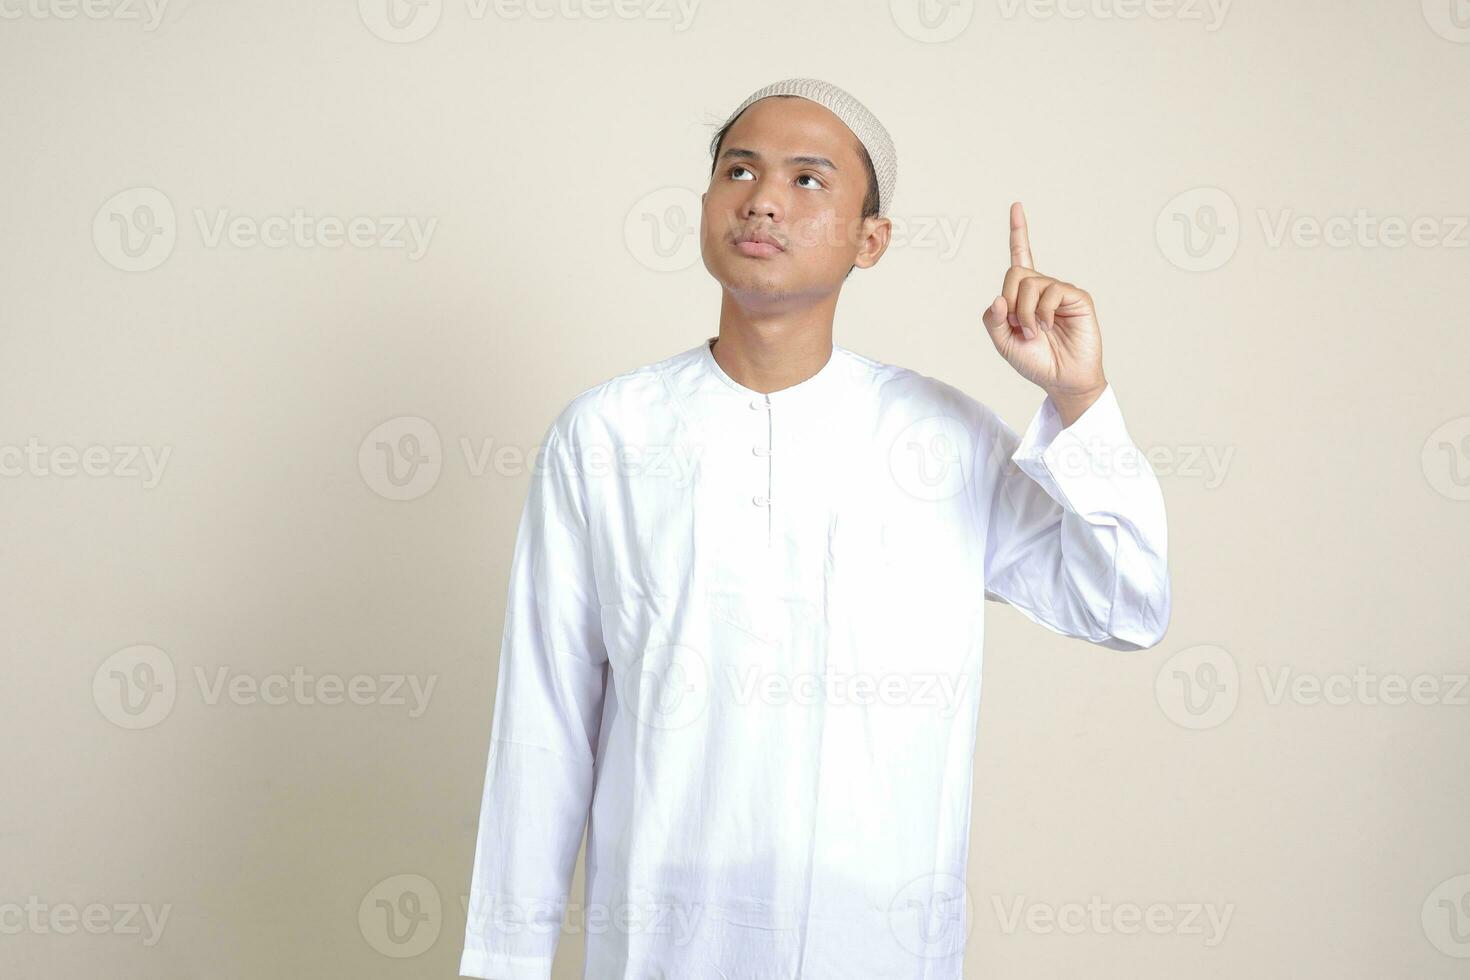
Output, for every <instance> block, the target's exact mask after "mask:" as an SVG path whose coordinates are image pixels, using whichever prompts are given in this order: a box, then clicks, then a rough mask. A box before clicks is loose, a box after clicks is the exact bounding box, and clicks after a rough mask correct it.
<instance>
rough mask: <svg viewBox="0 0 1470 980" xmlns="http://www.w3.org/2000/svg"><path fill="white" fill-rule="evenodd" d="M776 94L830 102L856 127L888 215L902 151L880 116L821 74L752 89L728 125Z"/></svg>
mask: <svg viewBox="0 0 1470 980" xmlns="http://www.w3.org/2000/svg"><path fill="white" fill-rule="evenodd" d="M772 95H799V96H801V97H802V98H803V99H809V100H810V101H812V102H815V103H817V104H818V105H823V106H826V107H827V108H828V109H830V110H831V111H832V114H833V115H835V116H836V117H837V118H838V119H841V120H842V121H843V122H844V123H846V124H847V128H848V129H850V130H852V134H853V135H854V136H856V137H857V138H858V142H859V143H862V144H863V148H864V149H866V150H867V151H868V158H869V159H871V160H872V161H873V172H874V174H876V175H877V177H878V213H879V214H880V215H882V216H884V217H887V216H888V205H889V203H890V202H891V201H892V200H893V191H894V188H895V187H896V186H897V184H898V152H897V151H896V150H895V149H894V148H893V138H892V137H891V136H889V135H888V130H886V129H884V128H883V124H882V123H880V122H879V121H878V117H877V116H875V115H873V114H872V113H871V112H869V111H868V107H867V106H865V105H863V104H862V103H861V102H859V101H858V100H857V99H855V98H853V97H852V96H851V95H850V94H848V93H847V92H845V91H843V90H842V89H840V88H838V87H837V86H836V85H833V84H831V83H830V82H824V81H822V80H821V79H819V78H788V79H786V80H784V81H780V82H772V83H771V84H770V85H767V86H766V87H765V88H762V89H758V90H756V91H755V92H752V93H751V94H750V97H749V98H747V99H746V100H745V101H744V102H742V103H740V107H739V108H737V109H736V110H735V111H734V112H732V113H730V117H729V118H728V119H726V120H725V125H726V126H728V125H729V124H730V123H731V122H732V121H733V120H734V119H735V118H736V117H737V116H739V115H740V114H741V113H742V112H744V111H745V110H746V109H747V108H749V107H750V105H751V103H753V102H756V101H758V100H760V99H764V98H767V97H769V96H772Z"/></svg>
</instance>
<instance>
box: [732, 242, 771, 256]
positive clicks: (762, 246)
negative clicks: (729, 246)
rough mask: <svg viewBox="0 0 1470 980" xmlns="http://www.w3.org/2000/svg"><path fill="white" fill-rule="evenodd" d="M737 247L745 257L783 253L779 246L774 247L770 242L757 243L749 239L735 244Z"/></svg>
mask: <svg viewBox="0 0 1470 980" xmlns="http://www.w3.org/2000/svg"><path fill="white" fill-rule="evenodd" d="M735 247H736V248H738V249H740V251H741V254H743V255H779V254H781V251H782V248H781V246H779V245H772V244H771V243H770V242H757V241H753V240H751V239H749V238H742V239H740V240H739V241H737V242H736V243H735Z"/></svg>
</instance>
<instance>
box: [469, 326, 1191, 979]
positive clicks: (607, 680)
mask: <svg viewBox="0 0 1470 980" xmlns="http://www.w3.org/2000/svg"><path fill="white" fill-rule="evenodd" d="M713 339H714V338H708V339H706V340H705V341H704V342H703V343H701V344H699V345H698V346H696V347H694V348H691V349H689V350H687V351H684V352H682V353H680V354H676V355H674V356H673V357H670V358H667V359H665V360H663V361H660V362H658V363H655V364H650V365H647V366H644V367H641V368H638V369H636V370H633V371H629V372H627V373H625V374H622V375H619V376H617V377H614V378H611V379H609V380H607V381H604V382H602V383H601V384H598V385H596V386H594V387H592V388H589V389H587V390H586V391H584V392H582V393H581V394H579V395H577V396H576V397H575V398H573V399H572V400H571V401H570V402H569V403H568V404H567V405H566V407H565V408H564V409H563V410H562V411H561V412H560V414H559V415H558V416H557V418H556V419H555V420H554V421H553V422H552V424H551V426H550V427H549V429H548V430H547V432H546V437H545V440H544V442H543V445H542V450H543V454H542V456H541V458H540V459H539V461H538V465H537V466H535V467H534V468H533V476H532V482H531V486H530V490H529V494H528V496H527V499H526V503H525V508H524V511H523V512H522V516H521V520H520V525H519V530H518V537H517V540H516V545H515V553H514V557H513V559H512V566H511V578H510V586H509V603H508V607H507V610H506V617H505V628H504V633H503V636H502V639H501V655H500V666H499V678H498V684H497V688H496V698H495V710H494V715H493V720H492V725H491V737H490V750H489V761H488V765H487V771H486V776H485V784H484V795H483V800H482V804H481V811H480V824H479V832H478V837H477V841H476V848H475V859H474V867H473V873H472V881H471V886H470V902H469V908H468V913H469V915H468V926H467V929H466V933H465V940H464V950H463V955H462V959H461V964H460V971H461V973H463V974H464V975H466V976H471V977H481V978H488V980H547V978H548V977H549V976H550V973H551V964H552V957H553V954H554V952H555V949H556V945H557V940H558V937H559V934H560V929H561V923H562V917H563V914H564V912H565V911H566V910H567V907H568V899H569V892H570V885H571V879H572V873H573V868H574V865H575V862H576V856H577V851H578V848H579V846H580V843H581V839H582V834H583V830H584V828H585V829H586V831H587V860H586V888H585V891H584V894H583V896H582V898H583V901H582V908H580V909H576V908H573V910H572V911H573V918H574V922H575V928H577V929H579V930H581V931H583V932H584V933H585V938H586V967H585V972H584V973H583V977H584V978H585V980H855V978H864V980H958V978H959V977H960V976H961V962H962V960H963V956H964V946H965V939H966V937H967V934H968V928H969V924H970V923H971V921H972V915H973V911H972V909H971V908H970V906H969V902H968V898H967V894H966V891H965V867H966V859H967V852H968V841H969V830H970V802H971V778H972V767H973V756H974V750H975V732H976V722H977V716H978V715H977V713H978V709H979V704H980V677H981V669H980V668H981V652H982V640H983V633H984V624H985V613H986V600H996V601H1003V602H1006V603H1009V604H1010V605H1012V606H1014V607H1015V608H1017V609H1019V610H1020V611H1021V612H1022V613H1023V614H1024V615H1025V616H1027V617H1028V618H1030V619H1032V620H1034V621H1035V622H1037V623H1040V624H1041V625H1042V626H1045V627H1047V628H1048V629H1051V630H1053V631H1055V632H1057V633H1061V634H1065V635H1067V636H1073V637H1078V638H1080V639H1084V640H1087V641H1090V642H1092V643H1096V644H1101V645H1104V646H1107V647H1111V648H1114V649H1117V650H1138V649H1142V648H1145V647H1149V646H1152V645H1153V644H1156V643H1158V642H1159V640H1160V639H1161V637H1162V636H1163V634H1164V630H1165V628H1166V626H1167V623H1168V619H1169V605H1170V599H1169V594H1170V593H1169V579H1168V573H1167V569H1166V564H1165V549H1166V532H1165V515H1164V505H1163V499H1162V495H1161V493H1160V490H1159V486H1158V482H1157V480H1156V478H1155V476H1154V474H1153V472H1152V470H1151V469H1150V468H1149V467H1148V465H1147V463H1146V462H1145V461H1144V460H1143V457H1142V455H1141V453H1139V452H1138V450H1137V448H1136V447H1135V446H1134V445H1133V443H1132V442H1131V440H1130V438H1129V436H1128V433H1127V430H1126V429H1125V428H1124V425H1123V418H1122V415H1121V414H1120V411H1119V408H1118V403H1117V400H1116V398H1115V395H1114V392H1113V390H1112V388H1111V387H1109V388H1108V389H1106V390H1105V391H1104V393H1103V394H1102V395H1101V396H1100V397H1099V398H1098V400H1097V401H1096V402H1094V403H1093V404H1092V405H1091V406H1090V407H1089V408H1088V409H1087V411H1086V412H1085V413H1083V415H1082V416H1081V417H1080V418H1078V419H1077V420H1075V421H1074V422H1073V423H1072V424H1071V425H1069V426H1066V427H1063V426H1062V425H1061V421H1060V418H1059V417H1058V415H1057V412H1056V410H1055V407H1054V406H1053V404H1052V402H1051V400H1050V399H1049V398H1048V399H1047V400H1046V401H1045V402H1044V403H1043V404H1042V406H1041V408H1040V410H1039V411H1038V413H1037V414H1036V416H1035V418H1034V419H1033V420H1032V421H1031V424H1030V425H1029V427H1028V428H1027V429H1026V430H1025V432H1024V434H1023V435H1021V436H1017V434H1016V433H1015V432H1014V431H1013V430H1012V429H1010V428H1009V427H1008V426H1007V425H1006V424H1005V423H1004V422H1003V421H1002V420H1001V419H1000V418H998V417H997V416H996V415H995V414H994V413H993V412H991V411H990V410H989V409H987V408H986V407H985V406H984V405H982V404H981V403H979V402H978V401H976V400H975V399H973V398H971V397H970V396H968V395H966V394H964V393H963V392H961V391H959V390H958V389H956V388H954V387H952V386H950V385H948V384H945V383H943V382H940V381H937V380H935V379H933V378H929V377H927V376H924V375H922V374H919V373H917V372H914V371H912V370H909V369H906V368H901V367H896V366H893V365H888V364H884V363H881V362H879V361H876V360H873V359H871V358H868V357H865V356H863V355H861V354H858V353H855V352H853V351H851V350H848V349H846V348H843V347H841V346H839V345H833V350H832V354H831V357H830V358H829V360H828V361H827V362H826V363H825V365H824V366H823V367H822V368H821V369H820V370H819V371H817V373H816V374H815V375H813V376H812V377H810V378H808V379H806V380H805V381H802V382H800V383H798V384H796V385H793V386H791V387H788V388H783V389H781V390H779V391H774V392H770V393H761V392H757V391H755V390H753V389H750V388H747V387H745V386H743V385H741V384H740V383H739V382H737V381H735V380H734V379H733V378H732V377H730V376H729V375H728V374H727V373H726V372H725V371H724V370H723V369H722V368H721V367H720V365H719V363H718V362H717V361H716V360H715V358H714V355H713V352H712V351H711V349H710V343H711V341H712V340H713Z"/></svg>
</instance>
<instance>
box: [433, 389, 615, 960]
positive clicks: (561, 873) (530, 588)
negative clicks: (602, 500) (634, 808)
mask: <svg viewBox="0 0 1470 980" xmlns="http://www.w3.org/2000/svg"><path fill="white" fill-rule="evenodd" d="M563 421H564V418H562V419H558V420H557V422H554V423H553V424H552V426H551V427H550V429H549V430H548V431H547V434H546V439H545V441H544V443H543V451H544V456H543V458H542V459H541V460H540V463H539V465H537V466H536V467H535V468H534V471H533V473H532V477H531V486H530V491H529V493H528V494H527V498H526V504H525V507H524V509H523V511H522V514H521V520H520V526H519V529H518V531H517V536H516V545H515V553H514V557H513V558H512V560H511V576H510V588H509V600H508V603H507V606H506V615H505V629H504V632H503V634H502V638H501V651H500V671H499V680H498V682H497V685H496V691H495V714H494V719H493V722H492V725H491V733H490V754H489V762H488V764H487V768H486V774H485V788H484V796H483V799H482V802H481V806H480V825H479V833H478V836H477V839H476V843H475V863H474V870H473V876H472V879H471V882H470V904H469V910H468V924H467V926H466V929H465V939H464V952H463V955H462V957H461V960H460V967H459V969H460V973H461V974H462V975H464V976H469V977H481V978H486V980H548V978H549V977H550V976H551V963H552V958H553V956H554V954H555V952H556V944H557V940H558V938H559V936H560V930H561V920H562V915H563V913H564V911H565V908H566V902H567V898H568V893H569V892H570V889H571V879H572V871H573V868H574V867H575V865H576V860H577V850H578V848H579V846H580V845H581V842H582V832H583V830H584V828H585V825H586V822H587V814H588V807H589V805H590V802H591V798H592V788H593V772H594V763H595V760H596V755H597V747H598V746H597V739H598V731H599V728H600V725H601V719H602V707H603V695H604V691H605V684H606V681H607V672H608V669H609V668H608V662H607V651H606V649H605V647H604V646H603V642H602V629H601V619H600V607H599V603H598V597H597V588H596V584H595V582H594V580H593V574H592V564H591V560H590V556H589V553H588V535H587V513H586V503H585V498H584V497H583V495H582V493H581V484H580V481H579V480H578V478H577V473H576V472H575V469H574V468H573V466H572V465H571V453H570V451H569V449H568V446H567V444H566V439H567V433H566V432H565V431H564V428H563V426H561V425H560V424H559V423H561V422H563Z"/></svg>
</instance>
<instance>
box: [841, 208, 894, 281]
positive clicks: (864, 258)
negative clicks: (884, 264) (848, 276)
mask: <svg viewBox="0 0 1470 980" xmlns="http://www.w3.org/2000/svg"><path fill="white" fill-rule="evenodd" d="M862 228H863V230H862V236H863V244H862V247H861V248H859V249H858V254H857V258H856V260H855V264H856V265H857V267H858V268H859V269H870V268H872V267H873V266H874V265H876V264H877V263H878V260H879V259H881V258H882V257H883V253H884V252H886V251H888V243H889V241H890V238H891V236H892V234H893V222H892V221H891V220H889V219H888V218H881V217H877V216H874V217H871V218H864V219H863V226H862ZM848 271H849V272H851V271H852V270H850V269H849V270H848Z"/></svg>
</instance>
